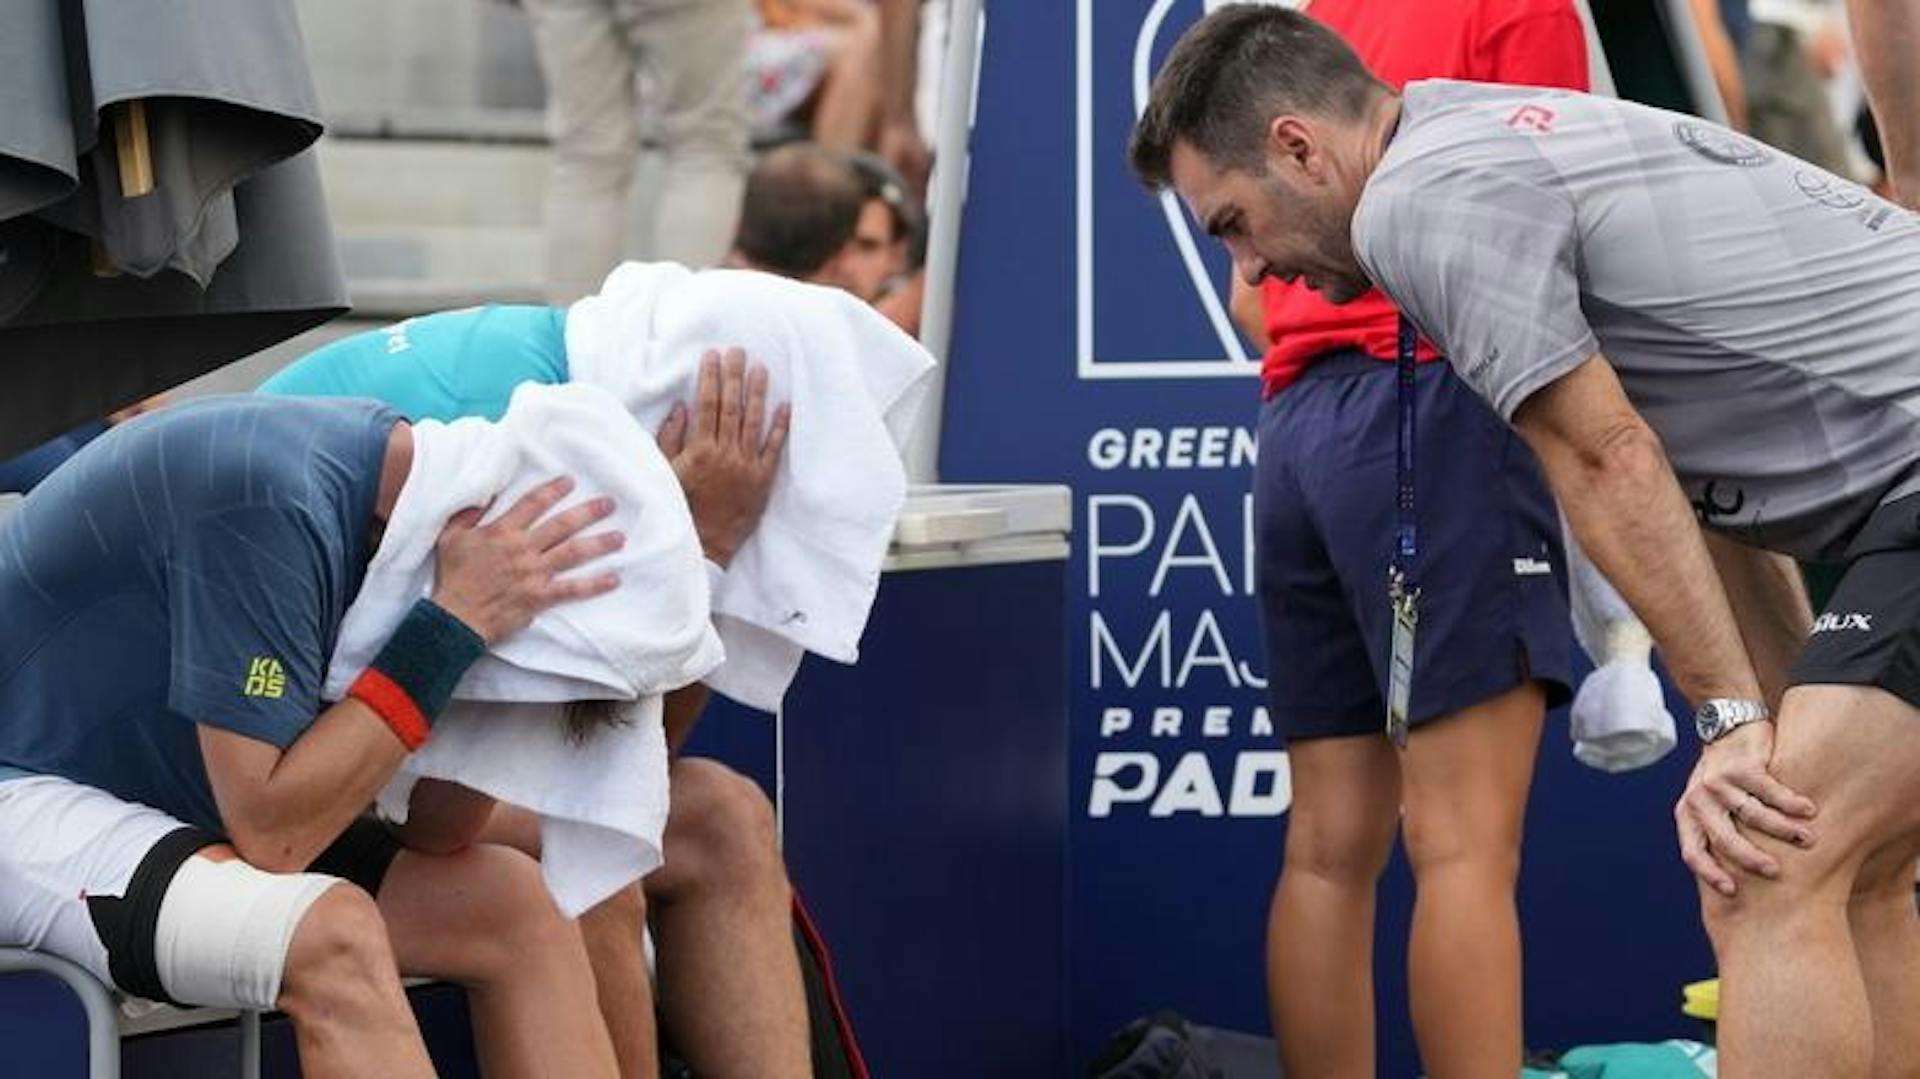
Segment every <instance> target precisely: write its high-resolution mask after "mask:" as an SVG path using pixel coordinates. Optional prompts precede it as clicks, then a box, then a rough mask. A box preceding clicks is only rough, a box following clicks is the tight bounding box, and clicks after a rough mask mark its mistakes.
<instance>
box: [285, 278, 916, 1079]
mask: <svg viewBox="0 0 1920 1079" xmlns="http://www.w3.org/2000/svg"><path fill="white" fill-rule="evenodd" d="M734 345H746V346H747V347H746V349H745V351H744V353H743V352H742V351H741V350H740V349H737V348H733V347H731V346H734ZM722 349H725V350H726V352H725V355H724V356H723V355H722V354H721V351H720V350H722ZM748 356H751V357H752V359H753V361H754V363H753V365H752V366H751V367H749V364H748V362H747V357H748ZM694 357H700V358H699V360H698V361H697V362H696V361H695V360H694ZM931 367H932V361H931V358H930V357H928V356H927V354H926V353H925V350H923V349H922V348H920V346H919V345H918V344H917V343H915V342H914V341H913V340H912V339H911V338H909V337H907V336H906V335H905V334H904V333H902V332H900V331H899V330H898V329H897V328H896V327H894V326H893V325H892V324H890V323H889V322H887V321H886V319H885V318H884V317H883V316H881V315H879V314H878V313H876V312H875V311H873V310H872V309H871V308H870V307H869V306H868V305H866V304H864V303H862V302H861V301H860V300H859V299H858V298H856V297H854V296H852V295H850V294H847V293H845V292H843V291H841V290H838V289H832V288H826V287H819V286H814V285H809V284H803V283H800V282H796V281H789V280H786V279H783V278H779V277H775V276H773V275H769V274H764V273H757V272H751V271H745V270H712V271H705V272H701V273H693V272H690V271H688V270H685V269H683V268H681V267H679V266H677V265H673V264H670V263H656V264H638V263H629V264H626V265H623V266H622V267H620V268H619V269H617V270H616V271H615V272H614V273H613V274H612V275H611V276H610V277H609V278H608V280H607V283H606V284H605V286H603V288H602V290H601V292H600V293H598V294H596V295H595V296H592V297H589V298H587V299H586V300H583V301H581V302H580V303H578V304H576V305H574V306H573V307H572V308H568V309H557V308H549V307H514V306H492V305H490V306H486V307H480V308H472V309H467V310H461V311H450V312H442V313H438V314H432V315H427V316H422V317H419V318H414V319H408V320H406V321H404V322H401V323H398V324H396V325H394V326H391V327H388V328H385V329H382V330H377V331H371V332H369V333H365V334H361V335H358V336H356V337H351V338H347V339H344V340H342V341H338V342H335V343H333V344H331V345H328V346H326V347H324V348H322V349H320V350H318V351H316V352H314V353H312V354H310V355H308V356H306V357H304V358H303V359H300V360H298V361H295V362H294V363H293V364H292V365H290V366H289V367H288V368H286V369H285V370H283V371H282V372H280V373H279V374H278V375H276V376H275V377H273V378H272V379H269V380H268V381H267V383H266V384H265V385H263V386H262V387H261V391H262V392H263V393H284V394H302V395H349V396H370V397H375V398H378V399H380V400H383V401H386V402H388V403H389V404H391V405H393V406H394V407H396V408H398V409H400V410H401V411H402V412H404V413H406V414H407V415H408V416H410V417H413V418H439V419H452V418H456V417H460V416H494V415H498V414H500V413H501V412H502V411H503V410H504V409H505V408H506V406H507V403H508V400H509V398H510V396H511V394H512V393H513V390H514V387H515V386H517V385H519V384H522V383H525V382H536V383H549V384H551V383H564V382H569V381H576V380H577V381H582V382H588V383H591V384H595V385H599V386H601V387H603V388H606V389H608V390H609V391H610V392H612V393H613V395H614V396H615V397H616V398H618V399H620V400H621V401H622V402H624V403H626V404H627V405H628V407H629V408H630V410H631V411H632V412H633V414H634V416H635V418H636V419H639V420H640V421H641V423H642V425H643V426H645V427H647V428H649V429H653V428H655V427H656V426H657V428H658V430H659V432H660V433H659V444H660V448H661V449H662V450H663V451H665V452H666V453H667V455H668V456H669V458H671V459H672V461H673V467H674V471H675V472H676V473H677V474H678V476H679V479H680V482H681V485H682V487H683V488H684V490H685V492H686V497H687V503H688V506H689V509H690V511H691V513H692V516H693V520H694V523H695V527H696V529H697V532H698V534H699V537H700V543H701V546H702V547H703V549H704V551H705V553H706V555H707V559H708V561H709V562H710V563H711V565H710V566H709V573H710V574H711V575H712V576H713V578H714V581H715V585H714V610H715V613H716V625H717V626H718V628H719V630H720V634H721V637H722V639H723V640H724V641H725V642H726V646H727V657H728V658H727V662H726V663H724V664H723V665H722V666H721V668H720V669H719V670H718V671H716V672H714V673H713V674H712V675H710V676H709V677H708V678H707V679H706V685H707V686H712V687H713V688H715V689H719V690H720V691H722V692H724V693H727V694H728V695H730V696H733V697H734V698H735V699H737V700H739V701H741V702H742V703H745V704H747V705H749V706H751V707H756V708H760V709H763V710H768V711H771V710H774V709H775V708H777V706H778V701H779V695H780V693H781V692H783V691H784V689H785V686H786V683H787V682H788V681H789V680H790V679H791V677H792V675H793V672H794V669H795V668H796V667H797V665H798V663H799V658H800V652H801V650H802V648H804V649H805V650H810V651H814V652H816V653H818V654H821V655H823V656H826V657H827V658H830V659H834V660H836V661H838V662H851V661H852V660H853V658H854V655H855V648H856V645H857V640H858V636H859V630H860V628H861V626H863V625H864V621H865V616H866V611H867V608H868V606H869V605H870V604H871V601H872V596H873V592H874V589H875V588H876V587H877V584H878V572H879V566H880V562H881V560H882V558H883V557H884V554H885V550H886V545H887V542H888V540H889V539H890V537H891V534H892V527H893V519H894V517H895V516H896V515H897V513H898V510H899V505H900V503H901V502H902V501H903V500H904V496H905V475H904V470H903V467H902V465H901V463H900V458H899V453H898V449H897V447H898V445H899V443H900V442H901V441H902V440H903V439H904V436H905V430H906V427H907V425H908V424H909V423H910V422H911V420H912V417H913V414H914V412H915V410H916V408H917V405H918V400H919V391H920V388H921V386H922V385H923V376H924V375H925V374H926V373H927V372H928V371H929V370H931ZM771 400H780V401H783V402H790V403H791V405H792V406H794V407H798V408H799V409H800V410H801V411H802V413H803V415H804V416H805V417H807V422H805V423H803V425H801V426H798V427H791V431H792V436H793V441H792V443H791V444H789V441H788V437H789V430H790V425H791V411H792V409H791V407H790V406H789V404H788V403H782V404H781V405H779V406H778V407H775V408H771V409H769V402H770V401H771ZM822 551H825V552H832V555H831V556H830V557H829V556H827V555H823V554H820V553H818V552H822ZM767 597H776V598H777V600H778V605H779V607H780V609H778V610H769V609H766V607H767V604H768V603H769V602H772V601H771V600H769V599H768V598H767ZM796 613H798V614H800V615H801V617H799V618H795V617H793V616H794V615H795V614H796ZM783 635H785V636H783ZM705 700H706V689H705V687H703V686H694V687H689V689H687V690H683V691H681V692H679V693H675V694H671V695H669V697H668V698H667V707H666V711H667V729H668V737H669V740H670V742H671V743H672V745H673V746H674V747H675V749H676V750H677V748H678V746H679V744H680V743H681V741H683V740H684V738H685V736H686V734H687V732H688V731H689V730H690V729H691V727H692V725H693V722H694V720H695V719H696V718H697V717H698V714H699V712H700V710H701V708H702V707H703V706H704V704H705ZM671 776H672V812H671V816H670V817H669V818H668V821H667V827H666V839H665V858H666V860H665V864H664V866H663V867H662V868H660V869H659V870H657V871H655V872H654V873H653V874H652V875H651V876H649V877H648V878H647V879H646V881H645V901H646V905H645V906H643V905H642V901H641V896H640V893H639V891H638V890H637V889H627V890H623V891H622V892H621V893H620V894H618V895H616V896H614V897H613V899H611V900H608V901H607V902H605V903H603V904H601V905H600V906H598V907H596V908H594V909H593V910H591V911H589V912H588V913H587V914H586V915H585V916H584V917H583V919H582V925H583V927H584V928H585V929H586V931H587V940H588V946H589V951H590V953H591V955H592V957H593V961H594V969H595V972H596V974H597V975H598V976H599V977H600V978H601V979H602V986H603V988H602V994H601V999H602V1001H603V1005H604V1006H605V1007H606V1009H607V1019H608V1022H609V1024H610V1026H611V1027H612V1028H613V1030H614V1032H615V1043H616V1048H617V1049H618V1051H619V1053H620V1056H621V1062H622V1065H623V1071H624V1072H625V1074H627V1075H644V1074H648V1072H647V1071H646V1070H644V1069H645V1068H650V1067H651V1066H652V1059H653V1054H654V1038H655V1034H654V1031H653V1029H652V1015H651V1012H650V1010H649V1009H648V1008H646V1007H644V1006H643V1007H631V1006H629V1007H621V1006H620V1005H619V1004H618V1003H617V1002H618V1001H621V1000H623V999H639V1000H645V999H646V991H647V989H648V981H647V974H646V969H645V966H644V962H643V957H642V955H641V952H640V944H639V940H640V936H639V927H640V926H641V924H642V923H643V920H645V919H646V917H647V915H648V913H651V915H652V919H651V920H652V922H653V924H654V929H655V932H656V939H657V941H658V944H659V949H660V963H659V968H660V978H661V981H662V985H661V993H660V997H661V1010H662V1015H663V1019H664V1021H665V1023H666V1024H667V1026H668V1031H667V1033H668V1034H669V1035H670V1037H671V1039H672V1040H673V1042H674V1043H675V1046H676V1048H677V1049H678V1050H679V1051H680V1053H681V1054H682V1055H683V1056H684V1057H685V1058H686V1060H687V1062H688V1063H689V1064H690V1065H691V1066H692V1067H693V1068H694V1070H695V1071H696V1072H697V1073H699V1074H702V1075H716V1076H735V1075H737V1076H762V1075H782V1076H786V1075H806V1074H810V1072H811V1067H810V1062H809V1058H808V1048H807V1031H808V1020H807V1009H806V1000H805V994H804V990H803V987H802V982H801V975H800V970H799V966H798V962H797V960H796V957H795V953H794V946H793V938H792V930H791V902H792V900H791V887H790V885H789V883H788V881H787V877H786V872H785V869H784V867H783V865H782V863H781V861H780V857H779V852H778V850H777V848H776V846H775V840H774V825H773V814H772V807H771V805H770V803H769V802H768V801H767V799H766V797H765V795H764V794H762V793H761V792H760V790H759V788H758V787H757V786H756V785H754V784H753V783H752V781H750V780H748V779H746V778H745V777H743V776H740V775H739V774H737V773H735V772H733V771H732V770H731V769H728V768H726V767H725V766H724V765H721V764H719V763H717V762H713V761H708V760H702V759H697V758H685V757H680V758H677V759H676V760H675V761H674V763H673V765H672V770H671ZM533 832H534V830H533V828H532V827H531V820H530V817H529V815H527V814H525V813H524V812H519V811H517V810H514V809H512V808H511V807H504V806H503V807H502V808H501V809H500V810H499V811H497V812H496V813H495V814H494V816H493V818H492V820H491V822H490V823H489V824H488V825H487V830H486V831H485V832H484V833H482V834H483V835H485V836H486V837H487V838H490V839H498V840H501V841H505V842H511V843H514V844H516V845H519V846H521V848H522V849H526V850H529V851H534V852H537V851H538V850H539V844H538V840H537V837H535V836H534V834H533ZM648 907H650V908H651V910H650V912H649V910H648ZM607 986H621V987H628V989H627V991H626V992H611V993H610V992H608V990H607V988H606V987H607Z"/></svg>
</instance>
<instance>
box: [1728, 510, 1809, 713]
mask: <svg viewBox="0 0 1920 1079" xmlns="http://www.w3.org/2000/svg"><path fill="white" fill-rule="evenodd" d="M1702 534H1703V535H1704V536H1705V537H1706V540H1707V552H1708V553H1709V554H1710V555H1712V556H1713V564H1714V568H1715V569H1717V570H1718V571H1719V573H1720V584H1721V586H1722V587H1723V588H1725V589H1726V593H1727V600H1728V601H1729V602H1730V603H1731V604H1732V606H1733V615H1734V620H1735V621H1736V622H1737V623H1738V624H1739V626H1740V639H1741V640H1742V641H1743V642H1744V643H1745V646H1746V649H1747V655H1748V656H1749V657H1750V658H1751V659H1752V662H1753V669H1754V674H1755V676H1756V677H1758V678H1759V680H1760V688H1761V691H1762V692H1763V693H1765V694H1766V701H1767V707H1768V708H1770V709H1772V710H1773V713H1774V714H1775V715H1778V714H1779V713H1780V696H1781V694H1783V693H1785V692H1786V689H1787V672H1788V670H1790V669H1791V668H1792V666H1793V660H1794V657H1796V656H1798V655H1799V654H1800V649H1801V647H1802V646H1804V645H1805V644H1806V642H1807V634H1808V632H1809V631H1810V630H1811V629H1812V627H1813V610H1812V608H1811V607H1810V606H1809V605H1808V603H1807V590H1806V586H1805V585H1804V584H1802V583H1801V580H1800V567H1799V566H1798V565H1796V564H1795V563H1794V561H1793V559H1791V558H1788V557H1786V556H1785V555H1779V554H1774V553H1772V552H1771V551H1762V550H1760V549H1758V548H1755V547H1748V546H1746V545H1744V544H1740V543H1735V542H1734V541H1732V540H1730V539H1727V538H1726V537H1725V536H1717V535H1715V534H1713V533H1712V532H1703V533H1702Z"/></svg>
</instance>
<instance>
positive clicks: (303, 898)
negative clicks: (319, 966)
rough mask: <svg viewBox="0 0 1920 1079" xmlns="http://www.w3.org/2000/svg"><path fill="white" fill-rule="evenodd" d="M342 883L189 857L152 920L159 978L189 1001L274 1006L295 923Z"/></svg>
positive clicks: (312, 875)
mask: <svg viewBox="0 0 1920 1079" xmlns="http://www.w3.org/2000/svg"><path fill="white" fill-rule="evenodd" d="M338 883H340V881H339V880H338V879H337V878H334V877H328V876H322V875H321V874H318V873H291V874H286V875H276V874H273V873H266V872H263V871H261V870H258V869H255V868H254V867H252V866H250V865H248V864H247V863H245V862H243V861H240V860H239V859H234V860H232V861H226V862H214V861H210V860H208V859H206V858H200V857H194V858H188V859H187V860H186V861H185V862H184V863H182V864H181V866H180V871H179V872H178V873H176V874H174V878H173V883H172V884H171V885H170V886H169V887H168V888H167V896H166V899H165V900H163V901H162V902H161V904H160V919H159V923H158V924H157V925H156V926H155V928H154V941H153V954H154V961H155V964H156V966H157V967H158V969H159V974H160V984H161V985H163V986H165V987H166V990H167V995H168V996H171V997H172V998H173V999H175V1000H178V1001H181V1002H183V1003H187V1004H197V1005H203V1006H207V1007H217V1008H251V1009H254V1010H258V1011H265V1010H267V1009H270V1008H272V1007H273V1006H274V1002H275V1001H276V1000H278V999H279V997H280V976H281V973H282V972H283V971H284V970H285V968H286V963H287V949H288V947H289V946H291V945H292V943H293V931H294V929H295V928H296V927H297V926H299V924H300V919H301V917H302V916H304V915H305V914H306V912H307V908H308V907H310V906H312V905H313V901H314V900H316V899H318V898H320V894H321V893H322V892H325V891H326V890H327V889H328V888H330V887H332V886H333V885H335V884H338Z"/></svg>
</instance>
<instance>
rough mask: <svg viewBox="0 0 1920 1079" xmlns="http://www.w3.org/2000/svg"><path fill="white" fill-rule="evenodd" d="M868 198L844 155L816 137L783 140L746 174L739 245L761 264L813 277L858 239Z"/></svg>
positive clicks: (736, 242)
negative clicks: (783, 143) (826, 147)
mask: <svg viewBox="0 0 1920 1079" xmlns="http://www.w3.org/2000/svg"><path fill="white" fill-rule="evenodd" d="M866 201H867V192H866V185H865V184H864V183H862V182H861V179H860V176H859V174H858V173H856V172H854V170H853V168H852V167H851V166H850V165H848V164H847V162H846V160H845V159H844V158H842V157H840V156H839V155H837V154H834V153H831V152H829V151H827V150H824V149H822V148H820V147H818V146H815V145H814V144H812V143H806V142H800V143H791V144H789V145H786V146H782V147H780V148H779V149H777V150H772V151H769V152H768V153H767V155H766V156H765V157H763V158H761V159H760V162H759V164H757V165H755V166H754V169H753V171H752V172H751V173H749V174H748V176H747V189H746V193H745V195H744V196H743V198H742V200H741V204H740V227H739V231H738V232H736V233H735V234H734V241H733V246H734V249H735V250H736V251H738V252H739V253H740V254H742V255H744V256H746V258H747V259H748V260H749V261H751V262H752V263H753V264H754V265H755V266H757V267H759V268H760V269H763V270H767V271H770V272H772V273H777V274H782V275H784V276H787V277H809V276H811V275H812V274H814V273H815V272H817V271H818V270H819V269H820V268H821V267H822V266H825V265H826V264H827V260H828V259H831V258H832V257H833V255H834V253H835V252H837V251H839V250H840V249H841V248H842V247H845V246H846V245H847V241H849V240H851V239H853V233H854V229H855V228H856V227H857V226H858V224H859V221H860V208H861V207H862V206H864V205H865V204H866Z"/></svg>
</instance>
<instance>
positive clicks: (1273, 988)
mask: <svg viewBox="0 0 1920 1079" xmlns="http://www.w3.org/2000/svg"><path fill="white" fill-rule="evenodd" d="M1287 751H1288V757H1289V760H1290V762H1291V766H1292V771H1293V807H1292V809H1291V810H1289V818H1288V823H1287V841H1286V858H1285V860H1284V861H1282V863H1281V867H1280V881H1279V883H1278V884H1277V885H1276V886H1275V888H1274V891H1273V905H1272V907H1271V908H1270V909H1269V911H1268V914H1267V1001H1268V1007H1269V1008H1271V1009H1272V1013H1273V1028H1274V1032H1275V1035H1276V1036H1277V1037H1278V1038H1279V1041H1280V1057H1281V1061H1282V1063H1283V1064H1284V1065H1285V1067H1286V1071H1287V1074H1289V1075H1311V1076H1318V1077H1326V1079H1347V1077H1354V1079H1365V1077H1368V1076H1371V1075H1372V1074H1373V1070H1374V1061H1373V1043H1374V1020H1373V913H1374V889H1375V885H1376V883H1377V882H1378V881H1379V879H1380V873H1381V871H1382V870H1384V869H1385V868H1386V864H1387V858H1388V856H1389V855H1390V854H1391V853H1392V852H1393V839H1394V835H1395V834H1396V833H1397V832H1398V831H1399V826H1400V763H1399V761H1398V760H1397V759H1396V758H1395V756H1394V751H1393V746H1392V745H1391V744H1389V743H1388V742H1387V740H1386V739H1385V738H1380V737H1373V736H1367V737H1358V738H1309V739H1299V740H1296V741H1294V742H1292V743H1291V744H1290V745H1289V746H1288V747H1287Z"/></svg>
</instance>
